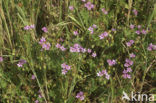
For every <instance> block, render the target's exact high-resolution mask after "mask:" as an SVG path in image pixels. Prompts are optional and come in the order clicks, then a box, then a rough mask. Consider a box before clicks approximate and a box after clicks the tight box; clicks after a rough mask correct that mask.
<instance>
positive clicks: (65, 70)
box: [61, 63, 71, 75]
mask: <svg viewBox="0 0 156 103" xmlns="http://www.w3.org/2000/svg"><path fill="white" fill-rule="evenodd" d="M61 67H62V74H63V75H65V74H66V73H67V72H68V71H69V70H70V69H71V66H69V65H67V64H66V63H63V64H61Z"/></svg>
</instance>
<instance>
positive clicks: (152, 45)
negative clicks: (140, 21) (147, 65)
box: [147, 43, 156, 51]
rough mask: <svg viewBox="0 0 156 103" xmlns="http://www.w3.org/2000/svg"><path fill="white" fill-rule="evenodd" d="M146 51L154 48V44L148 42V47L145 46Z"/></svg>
mask: <svg viewBox="0 0 156 103" xmlns="http://www.w3.org/2000/svg"><path fill="white" fill-rule="evenodd" d="M147 50H148V51H152V50H156V45H154V44H152V43H150V44H149V46H148V48H147Z"/></svg>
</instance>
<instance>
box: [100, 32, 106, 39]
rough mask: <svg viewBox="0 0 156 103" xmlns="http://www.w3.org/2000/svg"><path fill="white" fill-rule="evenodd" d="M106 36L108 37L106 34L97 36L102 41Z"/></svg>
mask: <svg viewBox="0 0 156 103" xmlns="http://www.w3.org/2000/svg"><path fill="white" fill-rule="evenodd" d="M107 36H108V33H107V32H104V33H102V34H101V35H99V37H100V39H104V38H105V37H107Z"/></svg>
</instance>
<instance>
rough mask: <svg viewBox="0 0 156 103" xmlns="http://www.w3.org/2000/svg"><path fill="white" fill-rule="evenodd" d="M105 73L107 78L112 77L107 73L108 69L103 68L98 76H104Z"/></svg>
mask: <svg viewBox="0 0 156 103" xmlns="http://www.w3.org/2000/svg"><path fill="white" fill-rule="evenodd" d="M103 75H105V78H106V79H108V80H109V79H110V75H109V74H108V73H107V71H106V70H102V71H99V72H98V73H97V76H98V77H102V76H103Z"/></svg>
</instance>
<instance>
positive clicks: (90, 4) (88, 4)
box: [84, 1, 94, 10]
mask: <svg viewBox="0 0 156 103" xmlns="http://www.w3.org/2000/svg"><path fill="white" fill-rule="evenodd" d="M84 6H85V7H86V8H87V9H88V10H91V9H93V8H94V5H93V4H92V3H91V2H89V1H88V2H87V3H85V5H84Z"/></svg>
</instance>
